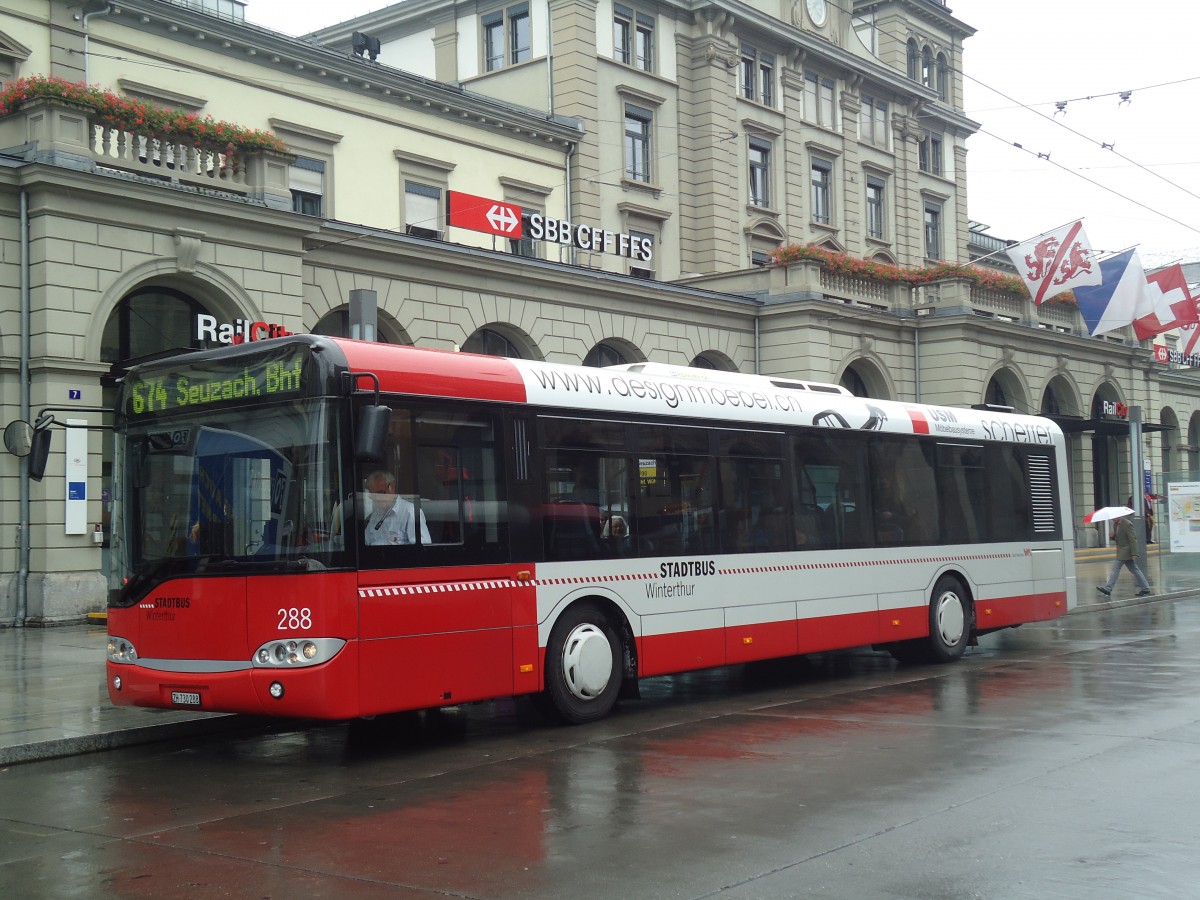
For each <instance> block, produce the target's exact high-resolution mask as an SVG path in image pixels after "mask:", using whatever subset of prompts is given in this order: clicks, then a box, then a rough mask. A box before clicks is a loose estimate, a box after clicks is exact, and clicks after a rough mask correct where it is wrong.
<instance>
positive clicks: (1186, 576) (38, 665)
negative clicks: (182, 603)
mask: <svg viewBox="0 0 1200 900" xmlns="http://www.w3.org/2000/svg"><path fill="white" fill-rule="evenodd" d="M1112 558H1113V555H1112V551H1111V550H1082V551H1078V552H1077V554H1076V576H1077V578H1078V585H1079V606H1078V607H1077V608H1076V609H1075V610H1074V611H1073V612H1072V614H1071V615H1087V614H1090V613H1095V612H1097V611H1099V610H1105V609H1113V608H1117V607H1122V606H1129V605H1137V604H1143V603H1158V602H1163V601H1164V600H1170V599H1175V598H1179V597H1186V596H1190V595H1192V594H1197V593H1200V571H1197V572H1196V573H1189V572H1174V571H1173V568H1174V567H1172V566H1169V565H1165V564H1164V562H1163V560H1165V557H1163V559H1162V560H1160V557H1159V555H1158V553H1157V547H1154V548H1151V552H1150V559H1149V561H1148V566H1147V569H1148V571H1147V574H1148V575H1149V577H1150V582H1151V584H1152V585H1153V587H1154V592H1153V594H1152V595H1151V596H1149V597H1135V596H1134V591H1135V587H1134V582H1133V578H1132V576H1131V575H1130V574H1129V573H1128V572H1125V571H1123V572H1122V573H1121V575H1120V578H1119V579H1118V581H1117V588H1116V590H1114V591H1113V596H1112V597H1111V598H1108V597H1105V596H1103V595H1102V594H1100V593H1099V592H1098V591H1097V590H1096V586H1097V585H1099V584H1102V583H1103V582H1104V580H1105V579H1106V578H1107V576H1108V571H1109V567H1110V565H1111V560H1112ZM105 643H106V635H105V627H104V623H103V621H98V622H94V623H91V624H86V625H66V626H55V627H45V628H43V627H37V628H31V627H27V628H3V629H0V765H10V764H13V763H20V762H29V761H33V760H42V759H52V758H55V757H61V756H70V755H75V754H80V753H88V752H93V751H97V750H107V749H111V748H115V747H122V746H131V745H136V744H142V743H147V742H151V741H156V740H165V739H168V738H174V737H179V736H186V735H189V734H197V735H201V734H210V733H213V732H218V731H223V730H238V729H253V728H262V727H265V726H264V720H257V719H253V718H250V717H246V716H228V715H221V714H214V713H199V712H193V711H188V710H152V709H137V708H132V707H114V706H113V705H112V704H111V703H110V702H109V700H108V694H107V691H106V690H105V685H104V651H105Z"/></svg>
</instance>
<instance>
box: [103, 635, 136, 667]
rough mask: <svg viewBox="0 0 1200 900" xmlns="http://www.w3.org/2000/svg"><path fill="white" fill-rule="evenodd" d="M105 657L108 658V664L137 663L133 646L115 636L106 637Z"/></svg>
mask: <svg viewBox="0 0 1200 900" xmlns="http://www.w3.org/2000/svg"><path fill="white" fill-rule="evenodd" d="M105 655H106V656H107V657H108V661H109V662H115V663H133V662H137V650H135V649H134V648H133V644H131V643H130V642H129V641H127V640H125V638H123V637H117V636H116V635H115V634H111V635H109V636H108V648H107V649H106V650H105Z"/></svg>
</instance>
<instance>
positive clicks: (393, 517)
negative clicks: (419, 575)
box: [339, 409, 508, 569]
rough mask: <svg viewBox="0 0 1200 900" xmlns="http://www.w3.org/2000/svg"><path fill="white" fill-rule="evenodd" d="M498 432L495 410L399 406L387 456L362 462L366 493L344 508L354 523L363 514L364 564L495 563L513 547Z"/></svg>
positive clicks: (343, 514)
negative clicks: (428, 410)
mask: <svg viewBox="0 0 1200 900" xmlns="http://www.w3.org/2000/svg"><path fill="white" fill-rule="evenodd" d="M498 431H499V429H498V428H497V423H496V422H495V420H494V419H493V417H492V415H491V414H490V413H479V414H475V413H465V412H458V413H442V412H439V413H438V414H437V415H430V416H424V415H421V414H420V413H419V412H417V411H415V410H408V409H394V410H393V411H392V420H391V425H390V428H389V431H388V437H387V447H386V453H385V455H384V460H385V461H384V462H383V463H382V464H379V463H371V464H368V465H365V466H362V467H360V469H359V473H358V474H359V478H360V481H359V486H360V487H361V489H362V493H360V494H354V495H351V496H350V497H347V498H346V499H345V500H344V502H343V503H342V505H341V510H340V511H339V514H340V516H341V518H343V519H344V520H345V521H346V522H347V523H348V524H354V523H355V522H356V521H357V527H358V529H359V534H360V535H362V543H361V545H360V548H359V553H360V557H359V558H360V562H361V565H362V567H363V568H364V569H374V568H386V567H387V566H390V565H396V562H395V561H396V559H397V558H401V559H403V560H404V564H405V565H462V564H464V563H465V562H467V561H468V560H470V559H478V560H480V561H484V560H486V561H489V562H495V561H498V560H499V559H501V558H502V557H503V556H504V555H505V554H506V553H507V552H508V547H507V543H508V525H507V523H506V522H505V521H504V518H503V515H502V513H501V512H500V511H501V510H503V509H504V502H503V501H504V477H503V472H504V468H503V465H502V464H501V458H500V457H499V456H498V454H497V438H496V435H497V433H498ZM380 501H382V502H380ZM351 513H354V515H351Z"/></svg>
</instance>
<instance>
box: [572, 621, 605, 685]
mask: <svg viewBox="0 0 1200 900" xmlns="http://www.w3.org/2000/svg"><path fill="white" fill-rule="evenodd" d="M612 669H613V666H612V647H611V646H610V645H609V643H608V638H607V637H606V636H605V634H604V632H603V631H602V630H600V629H599V628H597V627H596V626H595V625H592V624H591V623H590V622H585V623H584V624H582V625H576V626H575V627H574V628H573V629H572V630H571V633H570V634H569V635H567V640H566V641H565V642H564V644H563V655H562V672H563V680H564V681H566V683H567V689H568V690H569V691H570V692H571V693H572V694H574V695H575V696H576V697H578V698H579V699H580V700H595V699H596V698H597V697H599V696H600V694H601V693H602V692H603V691H604V689H605V688H606V687H608V680H609V678H610V677H612Z"/></svg>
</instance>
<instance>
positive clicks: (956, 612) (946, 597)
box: [937, 591, 967, 647]
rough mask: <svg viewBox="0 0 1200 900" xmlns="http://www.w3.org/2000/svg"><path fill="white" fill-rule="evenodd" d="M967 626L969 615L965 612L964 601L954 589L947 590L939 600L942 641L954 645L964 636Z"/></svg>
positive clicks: (938, 613) (938, 625) (938, 624)
mask: <svg viewBox="0 0 1200 900" xmlns="http://www.w3.org/2000/svg"><path fill="white" fill-rule="evenodd" d="M966 627H967V617H966V615H965V614H964V612H963V605H962V601H961V600H960V599H959V597H958V594H956V593H955V592H954V591H946V592H945V593H944V594H942V595H941V596H940V597H938V602H937V629H938V635H939V636H940V637H941V639H942V643H943V644H945V645H946V646H947V647H953V646H954V645H955V644H957V643H958V642H959V641H960V640H961V639H962V636H963V629H965V628H966Z"/></svg>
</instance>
